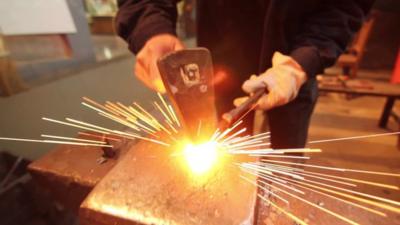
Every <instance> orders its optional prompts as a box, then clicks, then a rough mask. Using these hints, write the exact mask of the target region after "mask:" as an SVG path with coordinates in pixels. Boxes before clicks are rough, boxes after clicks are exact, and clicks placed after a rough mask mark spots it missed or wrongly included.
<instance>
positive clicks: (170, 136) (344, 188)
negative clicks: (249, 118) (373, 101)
mask: <svg viewBox="0 0 400 225" xmlns="http://www.w3.org/2000/svg"><path fill="white" fill-rule="evenodd" d="M157 96H158V98H159V99H158V100H157V101H154V102H152V104H151V105H152V107H153V109H152V110H150V109H145V108H144V107H142V106H141V105H140V104H138V103H136V102H133V103H132V104H130V105H129V104H128V105H124V104H122V103H120V102H110V101H106V102H105V103H104V104H100V103H98V102H96V101H94V100H92V99H90V98H88V97H83V102H82V103H81V104H82V105H83V106H85V107H86V108H88V109H91V110H93V111H95V112H96V113H97V114H98V115H99V116H101V117H104V118H106V119H108V120H111V121H113V122H116V123H118V124H120V125H123V126H124V127H125V128H128V129H129V130H116V129H111V128H107V127H103V126H100V125H96V124H93V123H90V122H86V121H80V120H77V119H72V118H69V117H66V118H65V121H62V120H56V119H50V118H46V117H43V118H42V119H43V120H45V121H48V122H52V123H57V124H60V125H64V126H69V127H73V128H77V129H79V132H78V133H79V134H80V135H82V136H87V137H92V138H97V139H98V140H89V139H85V138H75V137H64V136H57V135H49V134H42V135H41V137H43V138H49V139H43V140H41V139H24V138H9V137H0V140H10V141H24V142H39V143H49V144H66V145H79V146H93V147H113V146H112V145H109V144H108V143H107V141H106V140H114V141H121V140H124V139H129V140H136V139H139V140H143V141H148V142H152V143H154V144H157V145H162V146H165V147H170V146H175V145H176V144H182V143H184V144H185V145H184V147H183V149H182V152H172V153H171V156H179V157H182V158H183V159H185V162H186V163H187V166H188V168H189V169H190V171H191V172H192V173H193V174H195V175H198V176H203V175H204V174H206V173H207V171H211V170H212V168H214V167H215V166H216V165H217V164H218V163H219V161H220V158H221V157H222V156H223V155H230V156H234V157H235V156H238V157H239V156H243V155H244V156H249V157H261V160H259V161H257V162H253V161H251V162H242V161H241V162H234V163H233V166H235V167H238V168H239V169H240V171H241V172H243V173H244V174H239V177H240V178H241V179H243V180H245V181H246V182H248V183H249V184H250V185H254V186H257V187H258V188H260V189H262V190H264V192H266V193H269V194H270V195H271V196H274V197H276V198H277V199H278V200H280V201H282V202H284V203H285V204H287V205H290V201H289V199H290V198H294V199H297V200H299V201H301V202H303V203H305V204H307V205H310V206H312V207H314V208H317V209H319V210H321V211H323V212H325V213H327V214H329V215H331V216H333V217H335V218H337V219H340V220H342V221H344V222H346V223H349V224H353V225H355V224H358V223H357V222H355V221H353V220H351V219H348V218H346V217H345V216H343V215H341V214H339V213H338V212H334V211H333V210H330V209H327V208H325V207H323V206H320V205H318V204H316V203H313V202H311V201H310V200H308V199H307V197H308V196H307V194H306V192H305V191H310V192H314V193H316V194H319V195H321V196H326V197H328V198H331V199H334V200H336V201H338V202H341V203H343V204H348V205H351V206H354V207H357V208H360V209H363V210H366V211H367V212H370V213H373V214H375V215H378V216H382V217H385V216H387V215H386V214H385V213H384V212H381V211H379V210H381V209H382V210H389V211H392V212H395V213H399V214H400V208H399V207H397V206H400V202H399V201H394V200H391V199H388V198H383V197H379V196H376V195H372V194H368V193H363V192H360V191H357V190H353V189H354V188H357V187H358V184H364V185H370V186H375V187H380V188H387V189H392V190H399V187H397V186H395V185H390V184H385V183H379V182H373V181H368V180H362V179H355V178H347V177H343V176H336V175H330V174H328V173H327V172H329V171H334V172H341V173H343V175H344V173H356V174H357V173H361V174H369V175H379V176H393V177H400V174H397V173H386V172H379V171H368V170H359V169H350V168H340V167H332V166H324V165H315V164H309V163H298V162H290V161H284V160H288V159H289V160H290V159H300V160H307V159H310V158H311V157H310V156H296V155H291V154H292V153H302V154H304V153H320V152H321V149H318V148H294V149H273V148H271V147H270V145H271V144H270V142H269V139H270V137H271V134H270V132H263V133H259V134H256V135H249V134H246V131H247V129H246V128H245V127H244V128H241V127H240V126H242V125H243V121H242V118H240V119H239V120H238V121H237V122H235V123H234V124H233V125H232V126H231V127H229V128H227V129H225V130H219V129H216V130H215V132H214V133H213V135H212V136H211V137H209V138H208V139H207V141H205V142H203V143H199V144H196V145H194V144H191V143H186V142H185V141H184V140H181V138H180V134H181V133H180V132H181V131H182V129H181V128H182V127H181V124H182V123H181V122H180V120H179V117H178V116H180V114H176V113H175V111H174V108H173V107H172V105H170V104H168V102H167V101H166V100H165V99H164V97H163V96H162V95H161V94H160V93H157ZM246 114H247V113H246ZM246 114H245V115H246ZM155 115H159V116H155ZM177 115H178V116H177ZM245 115H244V116H245ZM205 122H206V121H201V120H199V123H198V127H197V136H198V137H199V138H201V139H204V137H201V129H202V126H203V123H205ZM89 132H94V134H91V133H89ZM396 134H400V132H391V133H381V134H372V135H361V136H354V137H343V138H334V139H325V140H315V141H310V142H308V143H309V144H316V143H324V142H333V141H344V140H354V139H362V138H372V137H381V136H389V135H396ZM253 159H254V158H253ZM273 159H281V160H282V161H279V160H273ZM306 169H307V170H306ZM308 169H313V170H322V172H316V171H308ZM244 175H251V176H255V177H257V179H258V180H257V181H254V180H251V179H249V178H247V177H246V176H244ZM269 188H270V189H269ZM350 188H351V189H350ZM276 191H277V192H276ZM278 193H279V194H278ZM258 197H259V198H260V199H261V200H263V201H265V202H267V203H268V204H270V205H271V206H272V207H274V208H276V209H277V210H278V211H280V212H282V213H284V214H285V215H286V216H288V217H289V218H291V219H293V220H294V221H296V222H297V223H299V224H302V225H304V224H307V223H306V222H305V221H303V220H301V219H299V217H297V216H296V215H294V213H291V212H288V211H286V210H285V209H283V208H280V207H279V206H278V205H277V204H275V203H274V202H273V201H272V200H269V199H267V198H266V197H264V196H262V195H260V194H258ZM359 203H362V204H365V205H361V204H359ZM370 207H377V208H379V210H376V209H373V208H370Z"/></svg>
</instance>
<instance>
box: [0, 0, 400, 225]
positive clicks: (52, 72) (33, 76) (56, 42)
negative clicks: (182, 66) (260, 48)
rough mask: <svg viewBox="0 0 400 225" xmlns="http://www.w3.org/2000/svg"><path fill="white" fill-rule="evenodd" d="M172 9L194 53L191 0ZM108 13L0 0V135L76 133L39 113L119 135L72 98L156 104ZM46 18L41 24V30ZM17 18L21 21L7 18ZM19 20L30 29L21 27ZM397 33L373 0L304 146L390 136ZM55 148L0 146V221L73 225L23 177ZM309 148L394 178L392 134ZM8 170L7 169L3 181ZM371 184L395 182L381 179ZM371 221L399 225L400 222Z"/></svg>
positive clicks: (399, 158)
mask: <svg viewBox="0 0 400 225" xmlns="http://www.w3.org/2000/svg"><path fill="white" fill-rule="evenodd" d="M28 2H29V4H32V5H29V4H28ZM33 2H35V3H36V4H35V3H33ZM51 2H52V3H51ZM25 3H26V4H25ZM40 3H41V4H40ZM43 6H44V7H43ZM51 7H54V8H51ZM178 9H179V19H178V24H177V29H178V35H179V36H180V37H181V38H182V39H183V40H184V42H185V45H186V46H188V47H194V46H195V43H196V41H195V40H196V32H195V30H196V28H195V19H196V15H195V0H187V1H181V2H180V3H179V4H178ZM116 10H117V6H116V1H115V0H57V1H55V0H36V1H27V0H15V1H0V95H1V97H0V136H4V137H21V138H37V137H40V135H41V134H43V131H46V133H48V134H55V135H57V134H59V135H63V136H74V135H76V130H74V129H71V128H69V127H66V126H65V127H63V126H57V125H54V124H51V123H46V122H45V121H43V120H42V119H41V118H42V117H50V118H57V119H63V118H65V117H72V118H76V119H81V120H90V121H92V122H94V123H98V124H103V125H104V126H105V127H110V128H118V129H119V128H121V127H120V126H118V124H116V123H113V122H111V121H108V120H106V119H102V118H101V117H94V116H92V115H93V113H92V112H91V111H90V110H87V109H84V108H83V107H81V104H80V102H81V97H82V96H89V97H91V98H93V99H96V100H98V101H100V102H104V101H107V100H109V101H120V102H122V103H126V104H129V103H131V102H132V101H133V100H135V101H137V102H138V103H141V104H144V105H146V104H147V103H148V102H149V100H153V99H156V97H157V95H156V94H155V93H154V92H152V91H151V90H149V89H148V88H146V87H145V86H144V85H143V84H141V83H140V82H139V81H138V80H137V79H136V78H135V76H134V75H133V71H134V70H133V66H134V62H135V57H134V56H133V55H132V54H131V53H130V52H129V51H128V49H127V46H126V43H125V42H123V41H122V40H121V39H120V38H119V37H117V36H116V34H115V30H114V23H113V21H114V17H115V13H116ZM26 11H29V13H24V12H26ZM42 12H44V13H42ZM53 16H54V18H56V19H54V21H52V23H51V24H50V25H49V26H45V27H43V26H41V23H43V22H44V23H46V21H50V20H53V19H52V18H53ZM17 17H20V18H26V19H21V21H16V20H15V18H17ZM29 18H31V20H32V21H30V19H29ZM29 22H32V24H33V25H32V26H31V27H30V28H29V29H27V28H26V26H27V23H29ZM35 28H36V30H35ZM399 28H400V4H399V1H397V0H378V1H376V4H375V6H374V9H373V11H372V12H371V15H370V16H369V18H368V20H367V21H366V22H365V24H364V25H363V27H362V28H361V30H360V32H359V34H358V35H357V36H356V37H355V39H354V40H353V42H352V43H351V44H350V45H349V47H348V52H347V53H345V54H344V55H342V56H341V57H340V58H339V60H338V62H337V63H336V64H335V65H334V66H333V67H331V68H328V69H327V70H326V71H325V74H324V75H323V76H320V77H319V78H320V79H319V82H320V84H319V85H320V97H319V99H318V103H317V106H316V109H315V112H314V114H313V117H312V121H311V127H310V133H309V140H321V139H330V138H342V137H351V136H359V135H369V134H376V133H384V132H394V131H399V129H400V105H399V102H398V101H396V99H397V98H399V97H400V86H398V82H400V49H399V46H400V29H399ZM255 129H257V126H256V127H255ZM55 147H56V146H55V145H51V144H43V143H28V142H11V141H10V142H9V141H1V140H0V225H8V224H13V225H18V224H26V225H39V224H40V225H41V224H59V225H63V224H78V221H77V218H76V216H75V215H74V214H73V213H71V212H69V211H68V210H67V209H65V208H64V207H63V206H62V205H61V204H59V203H57V202H53V201H52V200H51V198H50V197H48V196H47V194H46V193H42V192H41V190H40V189H38V188H37V187H35V185H34V184H33V183H32V180H31V178H30V176H29V175H27V171H26V166H27V164H28V163H29V162H31V161H34V160H36V159H39V158H40V157H41V156H43V155H45V154H46V153H47V152H49V151H50V150H52V149H54V148H55ZM318 147H319V148H322V149H323V152H322V153H321V154H320V155H319V157H318V158H316V159H312V160H311V162H312V163H314V162H316V163H324V164H326V165H331V166H337V167H349V168H362V169H366V170H378V171H385V172H393V173H399V172H400V136H399V135H392V136H384V137H376V138H365V139H357V140H348V141H341V142H330V143H323V144H319V145H318ZM10 170H13V173H12V174H11V175H7V174H10V173H9V172H10ZM381 181H382V182H384V181H386V182H388V183H392V184H394V185H396V186H400V181H399V180H398V179H397V180H396V179H394V178H391V177H388V178H386V180H384V179H383V180H381ZM10 184H12V185H10ZM374 192H375V193H376V194H377V195H380V196H384V197H387V198H391V199H394V200H398V201H399V200H400V195H398V193H397V194H396V193H391V192H389V191H384V192H383V191H382V190H380V189H378V188H377V189H376V190H374ZM366 221H367V222H366V223H365V224H373V223H374V222H376V221H375V220H371V221H369V222H368V219H366ZM265 223H266V224H269V223H268V221H266V222H265ZM380 224H381V225H384V224H388V225H389V224H400V216H399V215H397V216H396V217H394V218H391V219H390V220H385V221H384V222H380Z"/></svg>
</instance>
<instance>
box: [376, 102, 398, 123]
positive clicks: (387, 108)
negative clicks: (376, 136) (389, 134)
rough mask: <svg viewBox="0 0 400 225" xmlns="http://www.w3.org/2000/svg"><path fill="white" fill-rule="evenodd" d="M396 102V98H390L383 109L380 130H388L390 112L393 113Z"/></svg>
mask: <svg viewBox="0 0 400 225" xmlns="http://www.w3.org/2000/svg"><path fill="white" fill-rule="evenodd" d="M394 101H395V98H394V97H388V98H387V99H386V103H385V106H384V108H383V111H382V114H381V118H380V119H379V127H380V128H386V126H387V122H388V120H389V116H390V112H392V108H393V105H394Z"/></svg>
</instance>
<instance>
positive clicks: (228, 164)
mask: <svg viewBox="0 0 400 225" xmlns="http://www.w3.org/2000/svg"><path fill="white" fill-rule="evenodd" d="M192 53H193V50H192ZM200 54H204V51H203V50H201V53H200ZM182 59H184V60H186V62H185V65H189V64H190V65H194V64H197V65H202V63H204V61H196V59H200V60H202V59H204V58H203V57H200V58H196V57H192V58H190V59H191V60H194V61H190V60H189V61H187V60H188V58H182ZM210 62H211V61H207V62H206V64H207V65H210V64H209V63H210ZM186 69H187V70H188V71H189V70H192V69H194V67H192V66H189V67H187V68H186ZM197 69H200V70H199V71H202V70H201V67H198V68H197ZM178 71H179V72H180V70H178ZM189 72H190V71H189ZM206 76H208V77H205V79H206V80H207V79H208V81H210V80H212V78H210V77H209V76H212V70H211V71H210V70H209V69H208V70H207V75H206ZM190 79H191V78H190ZM204 84H205V85H208V86H207V87H206V88H210V89H208V90H211V89H212V82H204V83H203V84H202V85H204ZM201 88H204V87H201ZM202 96H203V97H202ZM170 97H172V101H173V102H174V104H175V105H174V106H175V107H177V106H178V107H180V108H181V109H184V110H181V111H184V112H186V113H187V112H188V111H190V107H191V106H193V104H196V103H198V102H201V103H202V104H203V105H201V107H202V108H204V110H208V111H207V112H203V113H202V112H200V111H197V112H196V111H192V112H193V113H198V115H204V118H208V119H210V121H208V119H207V120H205V121H203V123H204V124H207V126H210V129H211V128H213V129H214V128H216V127H215V126H216V123H215V121H217V118H216V117H215V116H213V115H216V113H215V107H214V105H213V104H214V102H213V101H210V97H211V99H213V92H209V93H207V94H205V95H198V96H197V97H196V96H193V98H192V99H196V102H190V104H188V103H182V101H177V98H174V96H170ZM204 98H207V99H204ZM183 102H184V101H183ZM204 104H206V105H204ZM185 109H187V110H185ZM185 116H191V117H192V118H196V117H195V115H185ZM185 121H186V122H187V121H188V120H185ZM207 122H209V123H207ZM193 123H195V124H196V125H192V124H187V127H191V128H189V129H194V127H195V126H196V127H197V126H198V121H193ZM210 124H211V125H210ZM177 148H178V146H174V145H172V146H169V147H166V146H162V145H158V144H155V143H152V142H145V141H139V142H138V143H136V144H127V145H125V146H124V147H123V152H126V153H125V155H124V157H122V158H120V159H119V160H118V161H115V162H114V161H113V163H112V165H110V166H109V167H108V168H107V169H106V170H108V169H109V172H105V171H102V174H101V176H96V181H95V182H91V183H90V184H91V185H92V186H94V188H93V189H92V190H91V192H90V194H89V195H88V196H87V197H86V196H80V197H81V198H82V197H86V198H85V200H84V201H83V203H82V204H81V206H80V212H79V216H80V222H81V224H83V225H85V224H86V225H106V224H110V225H111V224H132V225H133V224H155V225H161V224H185V225H186V224H208V225H212V224H218V225H228V224H229V225H231V224H253V223H254V218H253V217H254V207H255V203H256V194H257V188H256V187H255V186H254V185H252V184H250V183H248V182H246V181H244V180H241V179H240V176H239V175H240V174H241V171H240V169H239V168H238V167H237V166H235V165H234V163H235V162H237V161H238V160H243V159H240V158H236V157H233V156H229V155H226V156H225V157H223V160H219V161H218V164H217V165H216V166H215V167H214V168H213V169H212V170H211V171H210V172H209V173H208V174H207V175H206V176H201V175H197V174H193V173H191V172H190V170H189V169H188V167H187V166H185V163H184V162H182V160H183V159H182V157H181V156H180V155H175V154H173V152H174V151H175V150H176V149H177ZM58 151H60V150H58ZM54 154H55V153H54V152H53V153H49V155H54ZM97 154H100V153H99V152H98V153H97ZM59 155H63V154H59ZM64 156H65V157H69V156H68V154H64ZM99 156H100V155H99ZM46 158H51V157H49V156H44V159H46ZM59 160H65V161H67V162H69V163H67V164H63V165H67V166H71V167H72V166H74V164H73V163H71V162H70V161H71V160H68V159H63V158H59ZM87 160H96V158H95V157H92V159H89V158H88V159H87ZM251 160H256V158H255V157H252V158H251V159H249V158H246V161H251ZM87 163H88V164H87V165H93V166H94V167H95V165H94V163H93V162H87ZM107 163H108V162H107ZM54 164H58V165H59V164H60V162H54ZM114 164H115V165H114ZM81 166H82V165H81ZM52 169H54V168H52V165H51V162H50V161H49V160H43V159H40V160H39V161H38V162H36V163H34V164H33V165H32V166H31V170H33V171H34V172H35V173H36V176H37V177H38V175H40V176H41V177H46V176H48V173H47V172H48V171H49V170H52ZM88 169H90V168H88ZM67 170H70V171H71V173H68V172H66V171H67ZM63 171H64V172H63V176H60V177H59V178H60V180H62V179H65V181H71V180H72V181H73V180H74V179H71V178H69V176H70V177H81V178H82V179H88V180H90V177H91V175H89V176H86V175H85V176H81V175H80V173H82V174H87V171H86V172H85V171H82V170H76V169H74V168H65V167H63ZM104 174H106V175H104ZM102 175H104V177H102ZM253 179H254V181H256V178H255V177H254V178H253ZM51 180H52V179H47V181H48V182H51ZM57 183H62V182H60V181H57ZM80 183H84V181H80ZM89 186H90V185H89ZM87 190H90V188H88V189H87Z"/></svg>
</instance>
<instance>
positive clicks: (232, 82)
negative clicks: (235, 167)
mask: <svg viewBox="0 0 400 225" xmlns="http://www.w3.org/2000/svg"><path fill="white" fill-rule="evenodd" d="M372 2H373V1H372V0H325V1H323V0H302V1H300V0H296V1H293V0H292V1H291V0H252V1H245V0H208V1H207V0H198V2H197V41H198V46H201V47H206V48H208V49H209V50H210V51H211V54H212V58H213V62H214V67H215V68H214V69H215V76H216V80H217V83H216V84H215V91H216V98H217V99H216V106H217V110H218V112H219V113H220V114H222V113H224V112H226V111H228V110H229V109H231V108H232V107H233V106H232V101H233V100H234V99H235V98H238V97H240V96H242V95H243V93H242V92H241V86H242V88H243V90H244V91H245V92H247V93H251V92H254V91H255V90H256V89H257V88H266V89H267V90H268V92H269V94H268V95H265V96H263V97H262V98H261V99H260V100H259V102H258V103H259V108H260V109H263V110H265V113H266V114H267V118H268V123H269V128H270V130H271V135H272V136H271V142H272V147H273V148H296V147H304V145H305V143H306V139H307V132H308V126H309V122H310V117H311V113H312V111H313V108H314V105H315V103H316V99H317V83H316V80H315V76H316V74H318V73H321V72H322V71H323V69H324V68H326V67H328V66H330V65H332V64H333V63H334V62H335V60H336V58H337V57H338V56H339V55H340V54H341V53H342V52H343V50H344V49H345V47H346V45H347V43H348V42H349V40H350V39H351V37H352V35H353V34H354V33H355V32H356V31H357V30H358V28H359V27H360V25H361V23H362V21H363V18H364V17H365V15H366V14H367V12H368V11H369V9H370V7H371V5H372ZM118 5H119V12H118V14H117V19H116V24H117V31H118V34H119V35H120V36H121V37H122V38H124V39H125V40H126V41H127V43H128V44H129V48H130V50H131V51H132V52H133V53H135V54H136V55H137V57H136V65H135V74H136V76H137V77H138V78H139V79H140V80H141V81H143V82H144V83H145V84H146V85H147V86H148V87H150V88H152V89H154V90H158V91H161V92H163V91H164V88H163V85H162V81H161V79H160V75H159V72H158V69H157V66H156V61H157V59H158V58H159V57H160V56H162V55H164V54H166V53H168V52H171V51H175V50H180V49H183V48H184V46H183V44H182V42H181V41H180V40H179V39H178V38H177V37H176V32H175V23H176V17H177V11H176V1H173V0H157V1H156V0H120V1H119V3H118ZM250 74H260V75H259V76H255V75H253V76H251V78H250V79H249V80H247V79H248V77H249V75H250ZM238 101H239V102H240V99H238V100H237V102H238ZM248 119H250V120H251V119H252V118H251V117H249V118H248ZM248 127H249V128H250V129H251V124H248Z"/></svg>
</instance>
